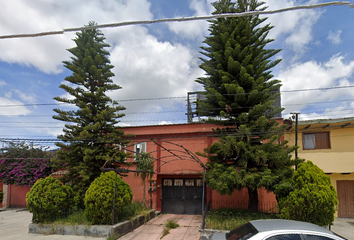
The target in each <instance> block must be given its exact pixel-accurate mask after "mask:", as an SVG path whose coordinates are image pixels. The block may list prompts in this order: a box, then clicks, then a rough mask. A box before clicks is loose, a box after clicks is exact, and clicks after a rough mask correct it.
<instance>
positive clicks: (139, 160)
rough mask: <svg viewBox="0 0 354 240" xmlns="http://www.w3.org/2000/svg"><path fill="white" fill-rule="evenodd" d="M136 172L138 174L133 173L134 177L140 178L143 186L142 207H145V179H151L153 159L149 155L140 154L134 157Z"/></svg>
mask: <svg viewBox="0 0 354 240" xmlns="http://www.w3.org/2000/svg"><path fill="white" fill-rule="evenodd" d="M135 161H136V170H137V171H139V172H136V173H135V176H136V177H139V176H140V179H141V180H142V181H143V184H144V192H143V202H142V203H143V205H145V193H146V179H147V178H151V177H152V175H153V174H154V159H153V158H152V156H151V154H150V153H140V154H139V155H138V156H137V157H136V160H135Z"/></svg>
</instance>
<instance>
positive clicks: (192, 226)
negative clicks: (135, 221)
mask: <svg viewBox="0 0 354 240" xmlns="http://www.w3.org/2000/svg"><path fill="white" fill-rule="evenodd" d="M169 220H176V221H177V223H178V224H179V227H177V228H175V229H171V230H170V232H169V234H167V235H166V236H165V237H163V238H162V239H163V240H172V239H173V240H198V239H200V233H199V231H198V229H199V226H200V224H201V221H202V216H200V215H175V214H160V215H159V216H158V217H156V218H154V219H152V220H151V221H149V222H147V223H146V224H144V225H142V226H140V227H138V228H137V229H135V230H134V231H132V232H130V233H128V234H126V235H125V236H123V237H121V238H119V240H139V239H143V240H159V239H160V238H161V236H162V232H163V228H164V227H165V223H166V222H168V221H169Z"/></svg>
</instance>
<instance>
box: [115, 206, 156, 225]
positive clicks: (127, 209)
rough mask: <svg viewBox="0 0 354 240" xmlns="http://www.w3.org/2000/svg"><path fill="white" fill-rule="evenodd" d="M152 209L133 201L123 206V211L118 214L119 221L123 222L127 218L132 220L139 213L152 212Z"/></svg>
mask: <svg viewBox="0 0 354 240" xmlns="http://www.w3.org/2000/svg"><path fill="white" fill-rule="evenodd" d="M150 210H151V209H149V208H147V207H145V206H144V205H142V204H141V203H139V202H133V203H131V204H129V205H127V206H124V207H123V210H122V212H121V213H120V214H119V215H118V218H119V221H120V222H123V221H126V220H131V219H132V218H134V217H136V216H138V215H145V216H147V214H148V213H149V212H150Z"/></svg>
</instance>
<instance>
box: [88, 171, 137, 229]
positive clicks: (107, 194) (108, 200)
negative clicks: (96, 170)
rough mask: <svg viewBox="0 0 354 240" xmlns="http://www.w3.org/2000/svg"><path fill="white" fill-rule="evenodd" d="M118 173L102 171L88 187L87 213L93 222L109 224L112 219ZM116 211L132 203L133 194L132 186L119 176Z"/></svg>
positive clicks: (118, 211)
mask: <svg viewBox="0 0 354 240" xmlns="http://www.w3.org/2000/svg"><path fill="white" fill-rule="evenodd" d="M115 179H116V174H115V173H114V172H106V173H102V174H101V176H100V177H98V178H96V179H95V180H94V181H93V182H92V183H91V185H90V187H89V188H88V189H87V191H86V194H85V199H84V201H85V215H86V217H87V218H88V220H90V221H92V223H93V224H109V223H111V221H112V210H113V198H114V187H115V184H114V183H115ZM116 183H117V189H116V199H115V212H116V213H120V212H121V211H122V209H123V206H125V205H127V204H129V203H131V201H132V198H133V194H132V190H131V188H130V186H129V185H128V184H126V183H125V182H124V181H123V180H122V179H121V178H120V177H119V176H117V182H116Z"/></svg>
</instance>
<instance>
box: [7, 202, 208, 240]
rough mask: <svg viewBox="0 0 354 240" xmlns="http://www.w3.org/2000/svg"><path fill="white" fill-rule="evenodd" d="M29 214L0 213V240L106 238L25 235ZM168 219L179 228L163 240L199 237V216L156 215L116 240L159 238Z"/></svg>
mask: <svg viewBox="0 0 354 240" xmlns="http://www.w3.org/2000/svg"><path fill="white" fill-rule="evenodd" d="M31 219H32V214H31V213H30V212H28V211H27V210H25V211H23V210H18V209H10V210H6V211H2V212H0V239H1V240H27V239H29V240H32V239H33V240H34V239H38V240H54V239H57V240H84V239H85V240H104V239H106V238H97V237H84V236H72V235H41V234H32V233H28V225H29V224H30V222H31ZM168 220H176V221H177V223H178V224H179V227H178V228H176V229H171V230H170V232H169V234H167V235H166V236H165V237H164V238H163V240H169V239H176V240H182V239H183V240H197V239H199V238H200V234H199V231H198V229H199V226H200V223H201V220H202V217H201V216H199V215H174V214H160V215H159V216H157V217H156V218H154V219H152V220H151V221H149V222H147V223H146V224H144V225H142V226H140V227H139V228H137V229H135V230H134V231H132V232H130V233H128V234H126V235H125V236H123V237H121V238H119V240H128V239H134V240H138V239H143V240H155V239H160V237H161V236H162V232H163V228H164V226H165V223H166V222H167V221H168Z"/></svg>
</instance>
